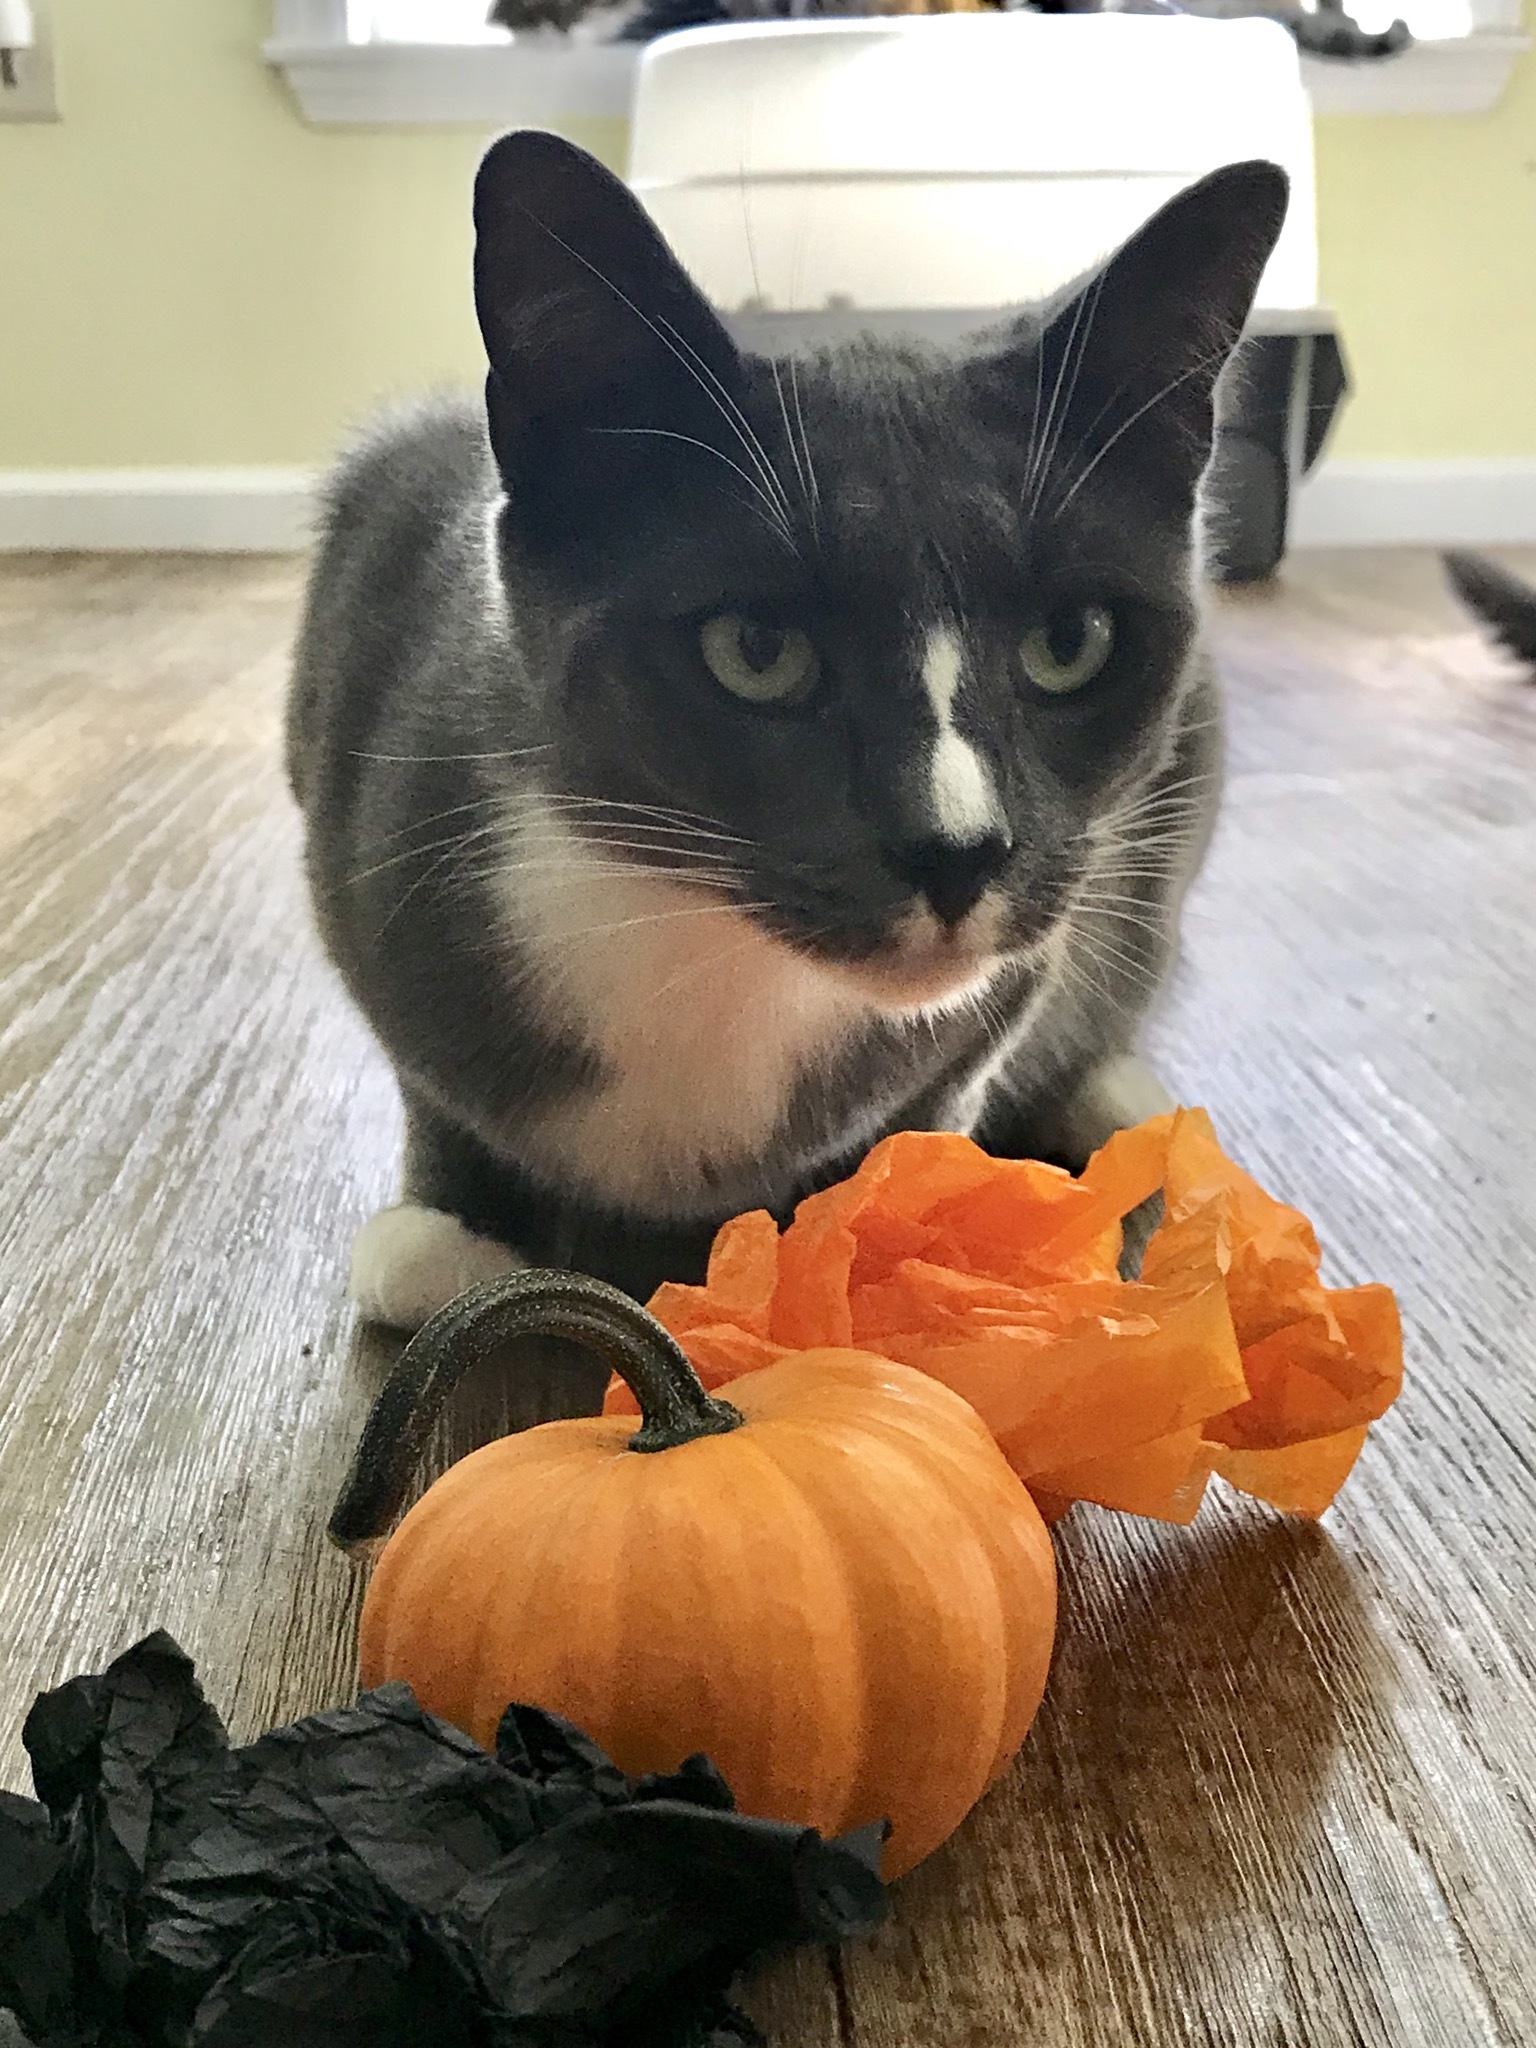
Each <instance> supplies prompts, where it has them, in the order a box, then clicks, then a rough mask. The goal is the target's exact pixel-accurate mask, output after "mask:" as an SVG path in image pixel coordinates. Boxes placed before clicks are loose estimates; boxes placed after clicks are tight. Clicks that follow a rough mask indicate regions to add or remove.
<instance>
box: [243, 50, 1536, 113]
mask: <svg viewBox="0 0 1536 2048" xmlns="http://www.w3.org/2000/svg"><path fill="white" fill-rule="evenodd" d="M1529 47H1530V39H1529V37H1527V36H1523V35H1519V34H1516V33H1514V32H1512V31H1505V30H1484V31H1480V32H1479V33H1477V34H1474V35H1470V36H1458V37H1450V38H1447V39H1445V40H1444V41H1439V42H1423V43H1415V44H1414V45H1413V47H1412V48H1411V49H1408V50H1405V51H1404V52H1403V54H1402V55H1401V56H1400V57H1392V58H1388V59H1386V60H1385V61H1383V62H1380V63H1367V64H1332V63H1328V62H1326V61H1325V60H1322V59H1318V58H1303V59H1302V67H1301V68H1302V75H1303V77H1304V78H1305V80H1306V85H1307V90H1308V92H1309V93H1310V94H1311V98H1312V106H1313V110H1314V111H1315V112H1316V113H1319V114H1481V113H1486V112H1487V111H1488V109H1489V108H1490V107H1494V106H1496V105H1497V104H1498V102H1499V99H1500V98H1501V96H1502V94H1503V92H1504V88H1505V86H1506V85H1507V84H1508V82H1509V76H1510V73H1511V71H1512V70H1513V69H1514V66H1515V62H1516V60H1517V59H1518V58H1519V57H1520V56H1521V55H1523V53H1524V52H1525V51H1526V50H1527V49H1528V48H1529ZM265 55H266V57H267V60H268V62H269V63H271V64H274V65H276V66H277V67H278V68H279V69H280V70H281V71H283V72H284V73H285V74H286V76H287V79H288V82H289V84H290V85H291V86H292V88H293V91H294V94H295V96H296V98H297V99H298V102H299V107H300V109H301V111H302V113H303V115H304V118H305V120H306V121H310V122H313V123H315V124H316V125H318V126H322V127H347V126H380V125H383V126H400V125H407V126H417V127H421V126H443V125H447V126H454V125H457V126H465V127H474V128H487V129H490V128H510V127H519V126H549V125H551V124H554V125H558V124H559V123H560V122H562V121H567V120H603V119H608V120H624V119H626V118H627V117H628V114H629V110H630V100H631V96H632V94H633V91H634V80H635V71H636V68H637V66H638V64H639V61H640V52H639V48H638V47H637V46H636V45H634V44H630V43H617V44H615V43H596V42H572V41H570V40H568V39H567V38H566V37H564V36H561V35H557V34H554V33H550V34H547V35H545V34H539V35H528V36H522V37H520V38H518V39H517V40H516V41H515V42H508V43H504V44H497V45H491V46H487V45H484V44H470V45H465V44H454V43H346V42H341V41H327V40H322V39H315V40H311V41H297V40H293V39H288V38H276V39H274V40H273V41H271V42H269V43H268V44H267V45H266V48H265Z"/></svg>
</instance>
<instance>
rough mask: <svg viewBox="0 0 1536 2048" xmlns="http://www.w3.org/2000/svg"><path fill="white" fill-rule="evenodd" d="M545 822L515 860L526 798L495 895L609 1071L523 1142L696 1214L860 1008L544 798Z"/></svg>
mask: <svg viewBox="0 0 1536 2048" xmlns="http://www.w3.org/2000/svg"><path fill="white" fill-rule="evenodd" d="M536 831H537V835H538V841H537V843H538V855H537V858H525V859H520V858H519V856H518V849H519V845H520V844H521V845H522V846H524V847H526V846H529V845H531V844H532V842H533V830H532V829H530V826H529V823H528V821H527V816H526V813H523V814H522V815H521V816H520V817H519V821H518V824H517V826H516V827H514V829H513V832H512V835H511V837H512V859H511V862H510V863H509V866H508V868H507V871H506V873H505V874H504V876H503V878H502V880H501V883H500V887H499V893H500V895H501V900H502V903H503V906H504V909H505V914H506V918H507V922H508V925H509V927H510V929H511V931H512V933H513V934H515V937H516V940H517V943H518V951H519V953H520V954H521V955H522V956H523V958H524V959H525V960H531V962H532V966H533V973H534V976H535V984H534V989H533V990H532V991H530V993H533V994H534V995H535V999H536V1001H537V1002H538V1005H539V1007H540V1009H541V1010H542V1011H544V1012H545V1014H546V1016H547V1018H548V1021H549V1022H550V1023H551V1024H552V1025H553V1026H555V1027H556V1028H558V1029H559V1030H560V1031H561V1032H562V1033H564V1034H567V1035H572V1036H576V1037H578V1038H580V1039H581V1041H582V1042H583V1043H584V1044H585V1045H586V1046H587V1047H588V1048H589V1049H590V1051H591V1052H592V1053H593V1054H594V1055H595V1056H596V1059H597V1061H598V1063H599V1066H600V1078H599V1079H598V1080H597V1081H596V1083H595V1084H594V1085H593V1086H591V1087H589V1088H583V1089H581V1090H579V1091H578V1092H577V1093H576V1094H575V1095H574V1096H571V1097H569V1098H566V1099H563V1100H561V1101H560V1102H558V1103H556V1104H555V1105H553V1106H552V1107H551V1108H550V1109H549V1110H548V1111H546V1112H544V1113H542V1114H541V1115H540V1116H539V1117H538V1118H537V1120H536V1121H535V1122H534V1123H533V1124H531V1125H530V1126H529V1127H527V1128H526V1129H524V1130H522V1131H520V1132H518V1133H517V1134H516V1135H515V1147H516V1150H517V1152H518V1153H519V1154H521V1156H523V1157H524V1158H525V1159H526V1160H527V1161H528V1163H529V1164H530V1165H531V1166H533V1167H534V1168H535V1169H536V1170H537V1169H539V1168H542V1169H543V1170H544V1171H545V1172H547V1173H549V1174H551V1175H552V1176H557V1177H558V1179H559V1180H560V1181H561V1182H562V1183H564V1184H566V1185H569V1184H570V1183H571V1182H573V1181H574V1182H577V1183H578V1184H580V1185H582V1187H583V1189H584V1191H585V1192H587V1193H588V1194H589V1195H590V1196H591V1197H593V1198H594V1199H596V1200H598V1201H601V1202H604V1203H610V1204H613V1205H616V1206H622V1207H627V1208H641V1209H644V1210H645V1211H646V1212H647V1213H649V1214H651V1215H653V1216H667V1215H671V1216H677V1217H690V1216H695V1215H697V1214H698V1213H699V1212H700V1210H701V1208H705V1209H707V1208H708V1207H710V1206H711V1202H710V1197H709V1193H708V1191H710V1190H718V1189H720V1188H721V1187H722V1186H726V1187H728V1186H729V1184H730V1183H731V1182H733V1181H734V1180H736V1179H737V1178H738V1177H739V1176H741V1175H742V1174H743V1173H744V1172H747V1171H749V1170H750V1168H751V1166H752V1163H753V1162H754V1160H755V1159H757V1158H759V1157H760V1156H761V1154H762V1153H763V1151H764V1149H765V1148H766V1147H767V1146H768V1145H769V1144H770V1142H771V1140H772V1139H773V1137H774V1134H775V1132H776V1131H777V1130H778V1129H779V1127H780V1125H781V1124H782V1122H783V1119H784V1116H785V1113H786V1110H787V1108H788V1105H789V1102H790V1099H791V1097H792V1095H793V1093H794V1090H795V1087H796V1084H797V1082H798V1081H799V1080H800V1078H801V1077H802V1076H803V1075H804V1074H805V1073H806V1072H807V1070H808V1069H809V1068H811V1067H812V1066H814V1065H816V1064H818V1063H822V1062H825V1061H826V1060H827V1059H828V1057H829V1056H831V1055H832V1054H833V1053H834V1052H835V1050H836V1048H837V1046H838V1044H839V1043H840V1042H841V1041H842V1040H843V1039H844V1038H845V1037H846V1036H847V1035H848V1033H849V1032H850V1031H851V1030H852V1029H853V1028H854V1027H855V1026H856V1025H857V1023H858V1022H859V1020H860V1019H861V1018H862V1017H864V1016H867V1014H868V1010H867V1005H866V1004H865V1002H864V1001H863V1000H862V999H861V998H860V996H859V995H858V994H857V992H856V991H854V990H852V989H851V988H849V987H847V986H845V985H844V984H842V983H840V982H839V981H838V980H837V979H836V978H835V977H834V976H833V975H832V974H830V973H829V972H826V971H824V970H822V969H820V968H818V967H817V966H816V965H815V964H814V963H813V962H810V961H806V960H803V959H801V958H800V957H799V956H797V955H796V954H794V953H792V952H791V951H790V950H789V949H788V948H787V947H784V946H781V945H779V944H778V943H776V942H775V941H774V940H773V939H771V938H770V937H769V936H768V935H767V934H766V933H764V932H762V931H761V930H760V929H759V928H758V927H757V926H756V925H755V924H753V923H752V921H751V920H750V919H749V918H747V917H745V916H744V915H742V913H741V912H739V911H737V910H734V909H732V908H730V907H729V905H728V904H727V903H726V902H725V901H724V900H723V899H722V898H720V897H719V896H718V895H716V894H713V893H706V892H704V891H703V890H700V889H694V888H685V887H682V886H680V885H678V884H676V883H673V882H670V881H667V880H665V879H664V878H661V877H657V876H652V875H648V874H646V873H645V872H644V871H643V870H640V869H627V870H620V869H618V868H617V867H616V865H615V863H613V862H612V861H611V860H608V859H606V858H604V857H603V856H601V855H600V854H599V853H598V852H597V851H596V850H595V849H593V848H592V847H591V846H590V845H589V844H588V843H587V842H586V841H584V840H583V839H582V838H581V837H580V836H579V835H578V834H576V833H574V832H572V831H570V830H569V829H568V828H567V827H565V826H564V825H563V824H561V823H560V822H558V820H557V819H556V818H555V816H554V814H553V812H551V811H541V813H540V815H539V817H538V820H537V826H536ZM554 849H558V854H557V857H556V855H555V853H554ZM510 1135H512V1134H509V1136H510ZM701 1197H702V1199H701Z"/></svg>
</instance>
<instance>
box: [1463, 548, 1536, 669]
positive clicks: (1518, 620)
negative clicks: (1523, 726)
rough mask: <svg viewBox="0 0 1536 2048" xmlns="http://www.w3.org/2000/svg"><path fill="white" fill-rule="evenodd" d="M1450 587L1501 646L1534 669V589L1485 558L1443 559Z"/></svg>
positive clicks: (1535, 654) (1478, 556) (1535, 591)
mask: <svg viewBox="0 0 1536 2048" xmlns="http://www.w3.org/2000/svg"><path fill="white" fill-rule="evenodd" d="M1443 559H1444V562H1445V573H1446V575H1447V576H1449V577H1450V579H1451V587H1452V589H1453V590H1455V592H1456V594H1457V596H1458V597H1459V598H1460V599H1461V601H1462V603H1463V604H1464V605H1466V607H1467V609H1468V610H1469V611H1471V612H1472V613H1473V614H1475V616H1476V617H1477V619H1478V620H1479V621H1480V623H1481V624H1483V625H1484V626H1486V627H1487V628H1488V630H1489V632H1490V633H1491V634H1492V635H1493V637H1494V639H1495V640H1497V641H1498V642H1499V644H1500V646H1501V647H1507V648H1508V649H1509V652H1510V653H1511V654H1513V655H1515V656H1516V657H1517V658H1518V659H1519V660H1521V661H1523V662H1526V663H1527V664H1529V666H1530V667H1531V668H1533V669H1536V589H1533V588H1532V587H1531V585H1530V584H1529V583H1525V582H1522V581H1521V579H1520V578H1519V577H1518V576H1515V575H1512V574H1511V573H1510V571H1509V570H1508V569H1504V568H1501V567H1500V565H1499V564H1498V563H1497V562H1491V561H1489V559H1488V557H1487V556H1486V555H1473V554H1467V553H1465V552H1463V551H1461V550H1459V549H1458V550H1456V551H1454V552H1452V553H1451V554H1448V555H1446V556H1444V557H1443Z"/></svg>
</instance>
